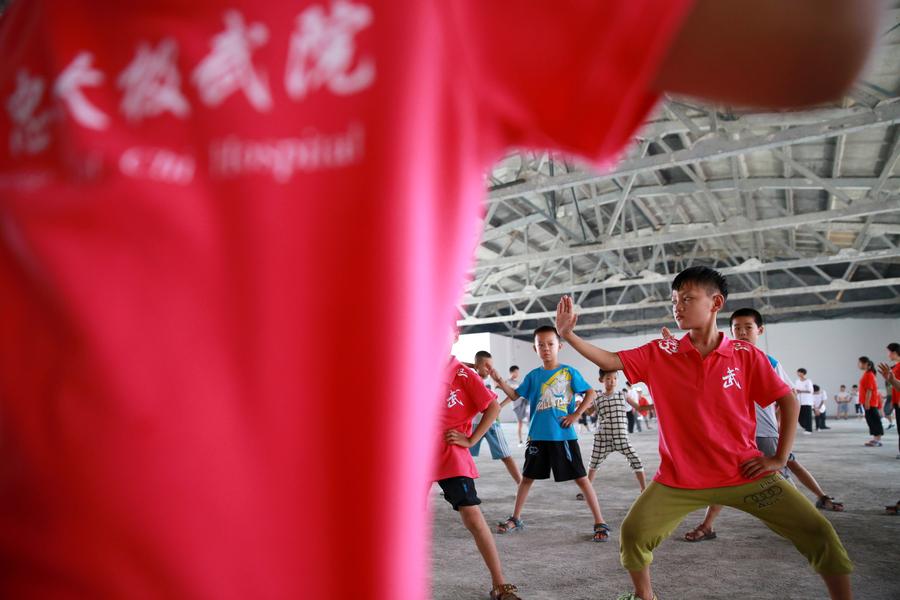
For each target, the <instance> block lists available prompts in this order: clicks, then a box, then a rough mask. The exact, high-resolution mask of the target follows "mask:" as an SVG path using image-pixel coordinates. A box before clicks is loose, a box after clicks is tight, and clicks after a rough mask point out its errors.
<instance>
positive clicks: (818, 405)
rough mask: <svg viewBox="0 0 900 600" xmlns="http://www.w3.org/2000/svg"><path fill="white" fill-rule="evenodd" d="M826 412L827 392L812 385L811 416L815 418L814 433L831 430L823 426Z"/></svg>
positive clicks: (816, 385)
mask: <svg viewBox="0 0 900 600" xmlns="http://www.w3.org/2000/svg"><path fill="white" fill-rule="evenodd" d="M827 411H828V392H826V391H825V390H823V389H822V388H821V387H819V385H818V384H813V414H814V415H815V417H816V431H819V430H825V429H831V427H828V426H827V425H826V424H825V414H826V412H827Z"/></svg>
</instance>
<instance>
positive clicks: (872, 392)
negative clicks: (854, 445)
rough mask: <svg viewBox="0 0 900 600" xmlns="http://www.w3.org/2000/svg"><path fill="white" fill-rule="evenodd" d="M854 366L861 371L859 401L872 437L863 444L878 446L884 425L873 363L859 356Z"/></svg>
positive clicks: (867, 358) (865, 357) (866, 357)
mask: <svg viewBox="0 0 900 600" xmlns="http://www.w3.org/2000/svg"><path fill="white" fill-rule="evenodd" d="M856 366H857V367H858V368H859V370H860V371H862V372H863V374H862V377H860V379H859V402H860V404H862V406H863V409H864V410H865V411H866V424H867V425H868V426H869V435H871V436H872V439H871V440H869V441H868V442H866V443H865V444H863V445H864V446H869V447H870V448H871V447H880V446H881V436H883V435H884V426H883V425H882V424H881V394H880V393H879V392H878V381H877V380H876V379H875V363H873V362H872V361H871V360H869V357H868V356H860V357H859V361H858V362H857V363H856Z"/></svg>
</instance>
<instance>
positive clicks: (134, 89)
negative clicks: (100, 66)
mask: <svg viewBox="0 0 900 600" xmlns="http://www.w3.org/2000/svg"><path fill="white" fill-rule="evenodd" d="M177 56H178V46H177V45H176V44H175V41H174V40H173V39H171V38H166V39H164V40H162V41H161V42H160V43H159V45H158V46H157V47H156V48H155V49H154V48H152V47H151V46H150V44H147V43H142V44H141V45H140V46H138V49H137V52H136V53H135V56H134V59H133V60H132V61H131V64H129V65H128V67H127V68H126V69H125V70H124V71H122V74H121V75H119V79H118V81H117V83H118V85H119V87H120V88H121V89H122V90H123V91H124V96H123V97H122V104H121V107H122V112H124V113H125V116H126V117H127V118H128V120H130V121H140V120H141V119H143V118H144V117H155V116H157V115H159V114H161V113H163V112H164V111H169V112H171V113H172V114H174V115H175V116H177V117H181V118H184V117H185V116H187V115H188V114H189V113H190V112H191V109H190V106H189V105H188V102H187V100H185V98H184V96H183V95H182V93H181V89H180V87H181V75H180V74H179V73H178V67H177V66H176V65H175V60H176V58H177Z"/></svg>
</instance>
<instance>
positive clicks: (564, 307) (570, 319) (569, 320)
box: [556, 296, 578, 337]
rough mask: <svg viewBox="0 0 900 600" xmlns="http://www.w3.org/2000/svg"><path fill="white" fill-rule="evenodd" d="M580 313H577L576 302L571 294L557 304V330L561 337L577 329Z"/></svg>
mask: <svg viewBox="0 0 900 600" xmlns="http://www.w3.org/2000/svg"><path fill="white" fill-rule="evenodd" d="M577 322H578V315H576V314H575V303H574V302H573V301H572V297H571V296H563V297H562V298H560V299H559V304H557V305H556V331H558V332H559V335H560V336H561V337H566V336H567V335H568V334H570V333H572V332H573V331H575V324H576V323H577Z"/></svg>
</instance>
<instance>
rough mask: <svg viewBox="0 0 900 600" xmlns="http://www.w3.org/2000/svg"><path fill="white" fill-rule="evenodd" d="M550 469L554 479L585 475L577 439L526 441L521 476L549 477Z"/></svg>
mask: <svg viewBox="0 0 900 600" xmlns="http://www.w3.org/2000/svg"><path fill="white" fill-rule="evenodd" d="M550 471H553V480H554V481H571V480H573V479H578V478H579V477H587V472H585V470H584V462H583V461H582V460H581V450H580V449H579V448H578V440H566V441H559V442H549V441H537V442H536V441H529V442H528V447H527V448H525V466H523V467H522V476H523V477H527V478H528V479H549V478H550Z"/></svg>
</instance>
